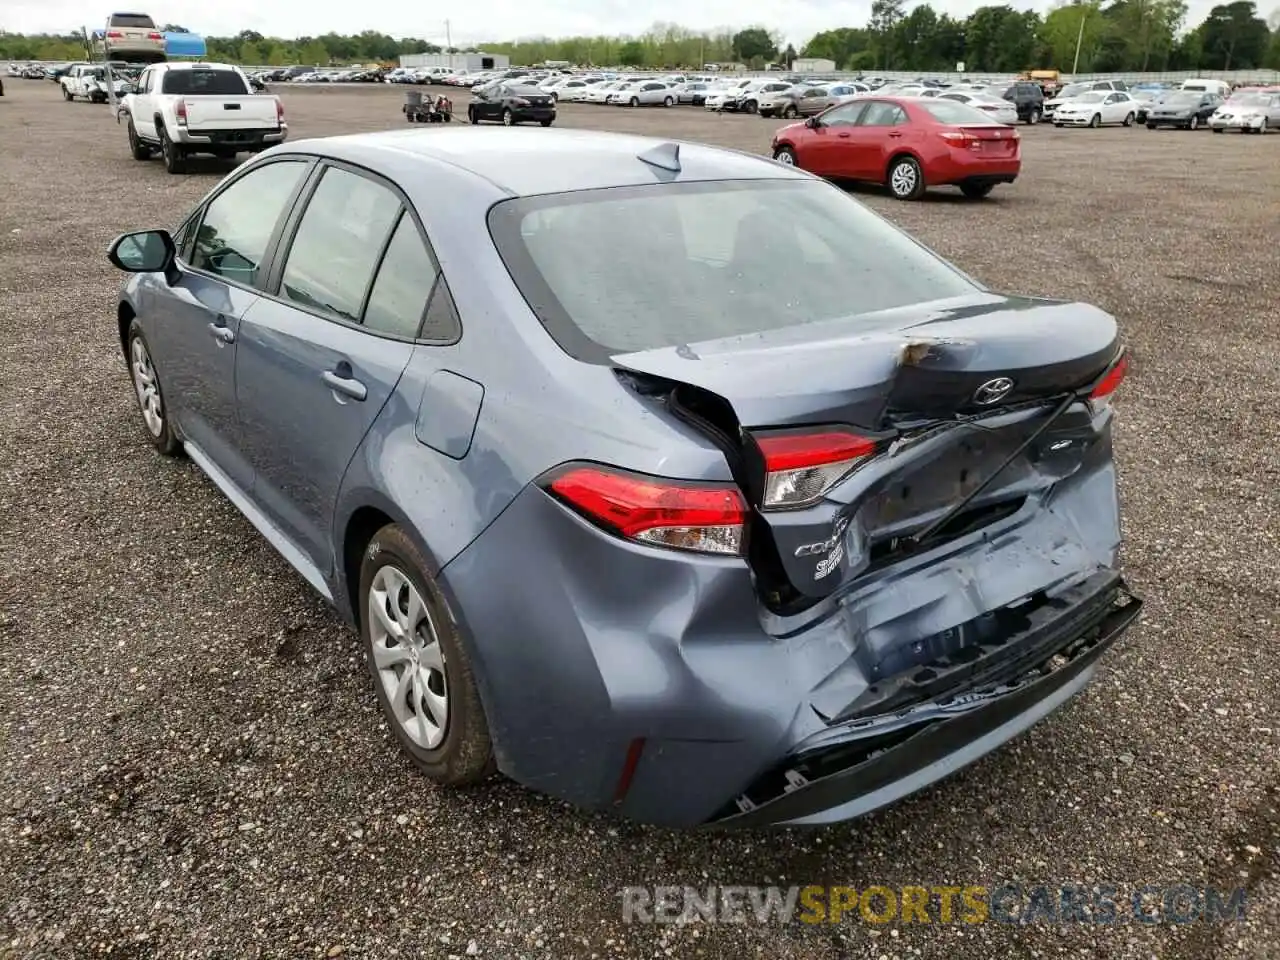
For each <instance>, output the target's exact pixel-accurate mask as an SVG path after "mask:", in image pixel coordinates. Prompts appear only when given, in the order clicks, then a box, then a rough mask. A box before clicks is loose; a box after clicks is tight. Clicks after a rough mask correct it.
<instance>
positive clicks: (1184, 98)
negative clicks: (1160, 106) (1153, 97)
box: [1160, 91, 1203, 104]
mask: <svg viewBox="0 0 1280 960" xmlns="http://www.w3.org/2000/svg"><path fill="white" fill-rule="evenodd" d="M1202 96H1203V94H1201V93H1197V92H1194V91H1192V92H1189V93H1188V92H1185V91H1179V92H1178V93H1171V94H1169V95H1168V96H1165V97H1161V98H1160V100H1161V102H1162V103H1173V104H1185V103H1199V102H1200V98H1201V97H1202Z"/></svg>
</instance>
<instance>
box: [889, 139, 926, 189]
mask: <svg viewBox="0 0 1280 960" xmlns="http://www.w3.org/2000/svg"><path fill="white" fill-rule="evenodd" d="M902 159H907V160H914V161H915V162H916V166H917V167H919V168H920V179H922V180H924V181H925V182H926V183H928V178H927V177H926V176H925V175H924V161H923V160H921V159H920V154H918V153H916V152H915V151H914V150H912V149H910V148H909V147H900V148H899V149H897V150H895V151H894V152H893V154H892V155H891V156H890V157H889V162H888V163H886V164H885V165H884V178H885V179H886V180H888V179H889V174H890V173H892V172H893V165H894V164H895V163H897V162H898V161H899V160H902Z"/></svg>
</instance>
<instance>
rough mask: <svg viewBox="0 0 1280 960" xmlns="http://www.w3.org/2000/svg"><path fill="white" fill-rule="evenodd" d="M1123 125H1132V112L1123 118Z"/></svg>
mask: <svg viewBox="0 0 1280 960" xmlns="http://www.w3.org/2000/svg"><path fill="white" fill-rule="evenodd" d="M1124 125H1125V126H1126V127H1132V126H1133V114H1132V113H1131V114H1129V115H1128V116H1127V117H1125V118H1124Z"/></svg>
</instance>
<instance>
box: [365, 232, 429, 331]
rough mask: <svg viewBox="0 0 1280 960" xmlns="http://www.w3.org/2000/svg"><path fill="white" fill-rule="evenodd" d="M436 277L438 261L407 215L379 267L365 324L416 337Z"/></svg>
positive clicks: (381, 329)
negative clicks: (433, 258)
mask: <svg viewBox="0 0 1280 960" xmlns="http://www.w3.org/2000/svg"><path fill="white" fill-rule="evenodd" d="M435 280H436V265H435V262H434V261H433V260H432V259H431V254H430V253H428V252H427V248H426V245H425V244H423V242H422V237H421V236H419V235H418V228H417V227H416V226H414V223H413V218H412V217H410V216H409V215H408V214H405V215H404V216H402V217H401V218H400V225H399V226H398V227H396V232H395V234H394V235H393V236H392V237H391V243H390V244H389V245H388V246H387V253H386V256H384V257H383V258H382V266H380V267H379V268H378V277H377V279H376V280H374V282H373V290H372V291H370V293H369V304H368V306H367V307H365V311H364V325H365V326H366V327H368V328H369V329H370V330H377V331H378V332H379V333H390V334H394V335H395V336H397V337H409V338H412V337H416V336H417V335H418V326H419V325H420V324H421V323H422V314H423V312H424V311H425V310H426V309H427V299H428V298H429V297H430V296H431V287H432V285H433V284H434V283H435Z"/></svg>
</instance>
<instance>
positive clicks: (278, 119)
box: [276, 97, 284, 127]
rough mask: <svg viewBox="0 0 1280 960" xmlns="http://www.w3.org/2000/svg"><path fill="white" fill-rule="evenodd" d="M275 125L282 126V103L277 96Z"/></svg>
mask: <svg viewBox="0 0 1280 960" xmlns="http://www.w3.org/2000/svg"><path fill="white" fill-rule="evenodd" d="M276 125H277V126H281V127H283V126H284V104H283V103H281V102H280V98H279V97H276Z"/></svg>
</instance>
